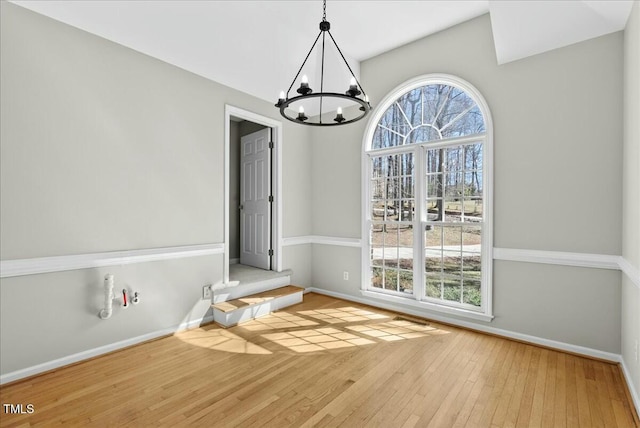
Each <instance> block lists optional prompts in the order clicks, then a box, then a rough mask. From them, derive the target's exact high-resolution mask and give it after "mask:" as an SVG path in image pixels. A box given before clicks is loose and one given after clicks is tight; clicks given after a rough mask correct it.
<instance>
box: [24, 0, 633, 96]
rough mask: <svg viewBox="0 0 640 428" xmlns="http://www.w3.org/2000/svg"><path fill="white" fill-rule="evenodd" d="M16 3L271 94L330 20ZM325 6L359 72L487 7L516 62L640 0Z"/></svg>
mask: <svg viewBox="0 0 640 428" xmlns="http://www.w3.org/2000/svg"><path fill="white" fill-rule="evenodd" d="M13 3H15V4H17V5H19V6H22V7H25V8H27V9H31V10H33V11H35V12H38V13H40V14H43V15H46V16H49V17H51V18H53V19H56V20H58V21H61V22H64V23H66V24H69V25H72V26H74V27H77V28H80V29H82V30H85V31H87V32H90V33H93V34H96V35H98V36H101V37H104V38H106V39H108V40H112V41H114V42H116V43H119V44H122V45H124V46H127V47H129V48H131V49H134V50H137V51H139V52H142V53H144V54H147V55H150V56H152V57H155V58H158V59H160V60H162V61H165V62H168V63H170V64H173V65H176V66H178V67H181V68H183V69H185V70H189V71H191V72H193V73H196V74H198V75H201V76H203V77H206V78H209V79H212V80H215V81H217V82H219V83H222V84H225V85H228V86H230V87H232V88H235V89H238V90H240V91H243V92H246V93H249V94H252V95H255V96H257V97H259V98H262V99H265V100H268V101H274V100H275V99H276V98H277V95H278V92H279V91H280V90H281V89H286V88H287V87H288V86H289V84H290V83H291V79H292V78H293V76H294V74H295V72H296V71H297V70H298V68H299V67H300V64H301V63H302V60H303V59H304V56H305V55H306V53H307V51H308V50H309V48H310V47H311V44H312V42H313V40H314V39H315V37H316V35H317V33H318V31H319V30H318V23H319V22H320V21H321V19H322V2H321V1H319V0H313V1H311V0H305V1H293V0H290V1H202V0H200V1H170V0H166V1H165V0H160V1H153V0H150V1H149V0H147V1H112V0H111V1H110V0H107V1H101V0H86V1H77V0H75V1H49V0H47V1H14V2H13ZM327 3H328V4H327V20H328V21H330V22H331V33H332V34H333V36H334V37H335V39H336V40H337V42H338V44H339V46H340V48H341V49H342V51H343V53H344V54H345V56H346V57H347V59H348V60H349V63H350V64H351V66H352V67H353V68H354V71H355V72H356V74H358V70H359V63H360V62H361V61H363V60H366V59H368V58H371V57H373V56H375V55H378V54H380V53H383V52H385V51H388V50H391V49H394V48H396V47H398V46H401V45H403V44H406V43H409V42H411V41H413V40H417V39H419V38H422V37H424V36H427V35H429V34H433V33H435V32H438V31H441V30H444V29H446V28H449V27H451V26H454V25H456V24H459V23H461V22H464V21H467V20H469V19H471V18H474V17H477V16H480V15H483V14H486V13H490V16H491V25H492V30H493V36H494V43H495V49H496V56H497V58H498V62H499V63H507V62H510V61H515V60H518V59H521V58H525V57H528V56H531V55H535V54H539V53H542V52H545V51H549V50H552V49H556V48H559V47H563V46H567V45H570V44H573V43H577V42H580V41H583V40H587V39H590V38H593V37H598V36H601V35H604V34H608V33H612V32H615V31H619V30H622V29H624V27H625V24H626V21H627V18H628V17H629V13H630V11H631V7H632V4H633V1H632V0H631V1H581V0H568V1H565V0H554V1H545V0H537V1H518V0H499V1H494V0H469V1H462V0H454V1H452V0H449V1H437V0H430V1H400V0H395V1H382V0H381V1H347V0H329V1H328V2H327ZM315 59H317V58H313V55H312V58H311V61H312V62H313V61H314V60H315Z"/></svg>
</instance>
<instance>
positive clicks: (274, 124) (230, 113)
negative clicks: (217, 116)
mask: <svg viewBox="0 0 640 428" xmlns="http://www.w3.org/2000/svg"><path fill="white" fill-rule="evenodd" d="M231 117H236V118H238V119H244V120H248V121H249V122H254V123H257V124H259V125H264V126H266V127H269V128H271V138H272V139H273V149H272V152H271V156H272V160H273V162H272V164H271V189H272V192H273V200H274V202H273V205H272V216H271V236H272V242H273V247H274V248H273V259H272V265H271V266H272V269H273V270H275V271H277V272H281V271H282V197H281V196H282V168H281V165H282V150H281V148H282V122H280V121H278V120H274V119H271V118H269V117H266V116H262V115H259V114H257V113H253V112H251V111H248V110H244V109H241V108H239V107H235V106H232V105H229V104H225V106H224V254H223V264H222V281H223V283H224V284H225V285H226V284H229V259H230V257H229V222H230V219H229V208H230V205H229V204H230V191H229V183H230V177H229V174H230V146H231V142H230V139H231V136H230V123H231Z"/></svg>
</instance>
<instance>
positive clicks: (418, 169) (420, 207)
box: [413, 147, 427, 300]
mask: <svg viewBox="0 0 640 428" xmlns="http://www.w3.org/2000/svg"><path fill="white" fill-rule="evenodd" d="M426 153H427V152H426V149H425V148H424V147H416V148H415V150H414V152H413V156H414V159H415V161H414V165H415V170H414V174H415V177H414V183H415V189H414V197H415V213H414V225H415V226H414V228H413V254H414V255H415V257H414V261H413V296H414V298H415V299H416V300H422V296H424V295H425V294H426V293H425V288H424V287H425V274H424V256H425V254H424V247H425V242H424V240H425V235H424V231H425V221H426V220H427V214H426V209H425V203H424V201H426V199H427V198H426V192H427V190H426V189H427V186H426V185H425V177H426V165H425V164H426V162H427V160H426V159H427V156H426Z"/></svg>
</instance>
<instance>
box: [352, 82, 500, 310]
mask: <svg viewBox="0 0 640 428" xmlns="http://www.w3.org/2000/svg"><path fill="white" fill-rule="evenodd" d="M491 160H492V126H491V118H490V115H489V109H488V108H487V105H486V103H485V101H484V99H483V98H482V96H481V95H480V94H479V93H478V92H477V91H476V90H475V88H473V87H472V86H471V85H469V84H468V83H466V82H464V81H462V80H460V79H458V78H456V77H453V76H448V75H427V76H421V77H419V78H416V79H412V80H410V81H409V82H406V83H405V84H403V85H400V86H399V87H398V88H396V89H395V90H393V91H392V92H391V93H390V94H389V95H388V96H387V97H386V98H385V99H384V100H383V101H382V102H381V104H380V106H379V107H378V108H377V109H376V111H375V112H374V114H373V115H372V118H371V120H370V121H369V125H368V127H367V130H366V132H365V137H364V155H363V162H364V165H363V171H364V174H365V177H364V180H363V183H364V184H363V186H364V189H363V195H366V201H364V203H363V207H364V220H365V221H364V222H363V236H364V237H365V239H364V240H363V241H364V242H365V246H366V251H364V252H363V270H364V272H363V273H364V275H363V278H364V280H363V290H364V292H365V294H367V295H368V296H370V297H377V298H383V299H391V300H394V299H395V300H397V301H399V302H402V303H404V304H410V305H414V306H420V307H428V308H430V309H435V310H438V311H443V312H449V313H456V314H459V315H467V316H470V317H473V318H477V319H482V320H489V319H491V318H492V307H491V306H492V305H491V271H492V269H491V268H492V251H491V250H492V245H493V244H492V229H493V228H492V223H491V204H492V197H491V196H492V195H491V190H492V165H491Z"/></svg>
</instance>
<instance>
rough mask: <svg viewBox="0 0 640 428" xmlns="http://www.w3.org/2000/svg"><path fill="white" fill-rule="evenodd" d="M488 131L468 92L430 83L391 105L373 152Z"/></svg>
mask: <svg viewBox="0 0 640 428" xmlns="http://www.w3.org/2000/svg"><path fill="white" fill-rule="evenodd" d="M388 103H389V101H388ZM383 108H384V107H383ZM485 131H486V128H485V119H484V116H483V114H482V110H481V109H480V107H479V105H478V103H477V102H476V101H475V100H474V98H473V97H472V96H471V95H470V94H469V93H468V92H466V91H465V90H464V89H462V88H460V87H458V86H456V85H453V84H449V83H427V84H424V85H422V86H418V87H414V88H412V89H409V90H407V91H405V92H404V93H403V94H402V95H401V96H400V97H398V98H397V99H395V100H393V99H392V100H391V101H390V104H388V107H387V109H386V110H385V111H384V113H382V115H381V116H380V118H379V120H378V122H377V125H376V127H375V130H374V132H373V138H372V140H371V146H370V148H371V149H372V150H377V149H384V148H388V147H397V146H402V145H406V144H414V143H427V142H430V141H438V140H446V139H449V138H456V137H463V136H466V135H477V134H483V133H485Z"/></svg>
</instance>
